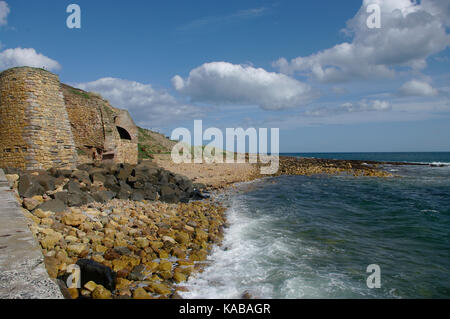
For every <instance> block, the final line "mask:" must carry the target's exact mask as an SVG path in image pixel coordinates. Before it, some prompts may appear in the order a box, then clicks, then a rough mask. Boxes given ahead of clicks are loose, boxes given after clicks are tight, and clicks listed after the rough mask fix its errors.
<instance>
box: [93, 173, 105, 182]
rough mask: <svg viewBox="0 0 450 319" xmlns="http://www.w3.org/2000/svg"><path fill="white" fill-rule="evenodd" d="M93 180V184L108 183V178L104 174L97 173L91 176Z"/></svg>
mask: <svg viewBox="0 0 450 319" xmlns="http://www.w3.org/2000/svg"><path fill="white" fill-rule="evenodd" d="M91 180H92V183H102V184H104V183H105V181H106V176H105V175H103V174H102V173H99V172H97V173H94V174H92V175H91Z"/></svg>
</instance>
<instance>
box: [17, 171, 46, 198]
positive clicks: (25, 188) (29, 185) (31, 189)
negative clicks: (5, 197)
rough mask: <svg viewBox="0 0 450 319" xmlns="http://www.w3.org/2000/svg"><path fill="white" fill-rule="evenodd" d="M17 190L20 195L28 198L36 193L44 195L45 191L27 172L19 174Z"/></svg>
mask: <svg viewBox="0 0 450 319" xmlns="http://www.w3.org/2000/svg"><path fill="white" fill-rule="evenodd" d="M17 190H18V191H19V195H20V196H21V197H29V198H31V197H33V196H36V195H44V193H45V189H44V188H43V187H42V186H41V185H40V184H38V183H36V182H35V180H34V178H33V176H31V175H28V174H22V175H21V176H20V178H19V184H18V187H17Z"/></svg>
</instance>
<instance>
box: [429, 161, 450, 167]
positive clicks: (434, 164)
mask: <svg viewBox="0 0 450 319" xmlns="http://www.w3.org/2000/svg"><path fill="white" fill-rule="evenodd" d="M430 166H431V167H447V166H450V163H445V162H433V163H430Z"/></svg>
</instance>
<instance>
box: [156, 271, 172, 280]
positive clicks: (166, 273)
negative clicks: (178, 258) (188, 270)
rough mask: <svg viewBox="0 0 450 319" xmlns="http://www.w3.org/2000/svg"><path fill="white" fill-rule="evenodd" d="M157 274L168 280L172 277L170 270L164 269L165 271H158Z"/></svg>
mask: <svg viewBox="0 0 450 319" xmlns="http://www.w3.org/2000/svg"><path fill="white" fill-rule="evenodd" d="M159 275H160V276H161V277H162V278H163V279H164V280H169V279H171V278H172V277H173V274H172V272H171V271H170V270H167V271H166V270H165V271H160V272H159Z"/></svg>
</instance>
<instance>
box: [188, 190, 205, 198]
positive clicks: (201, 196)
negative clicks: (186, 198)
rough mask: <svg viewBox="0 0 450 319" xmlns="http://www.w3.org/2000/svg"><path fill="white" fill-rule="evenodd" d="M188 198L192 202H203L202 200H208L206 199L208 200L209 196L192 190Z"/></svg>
mask: <svg viewBox="0 0 450 319" xmlns="http://www.w3.org/2000/svg"><path fill="white" fill-rule="evenodd" d="M190 198H191V199H192V200H203V199H208V198H209V195H207V194H204V193H202V192H200V191H199V190H198V189H194V190H193V191H192V192H191V193H190Z"/></svg>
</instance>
